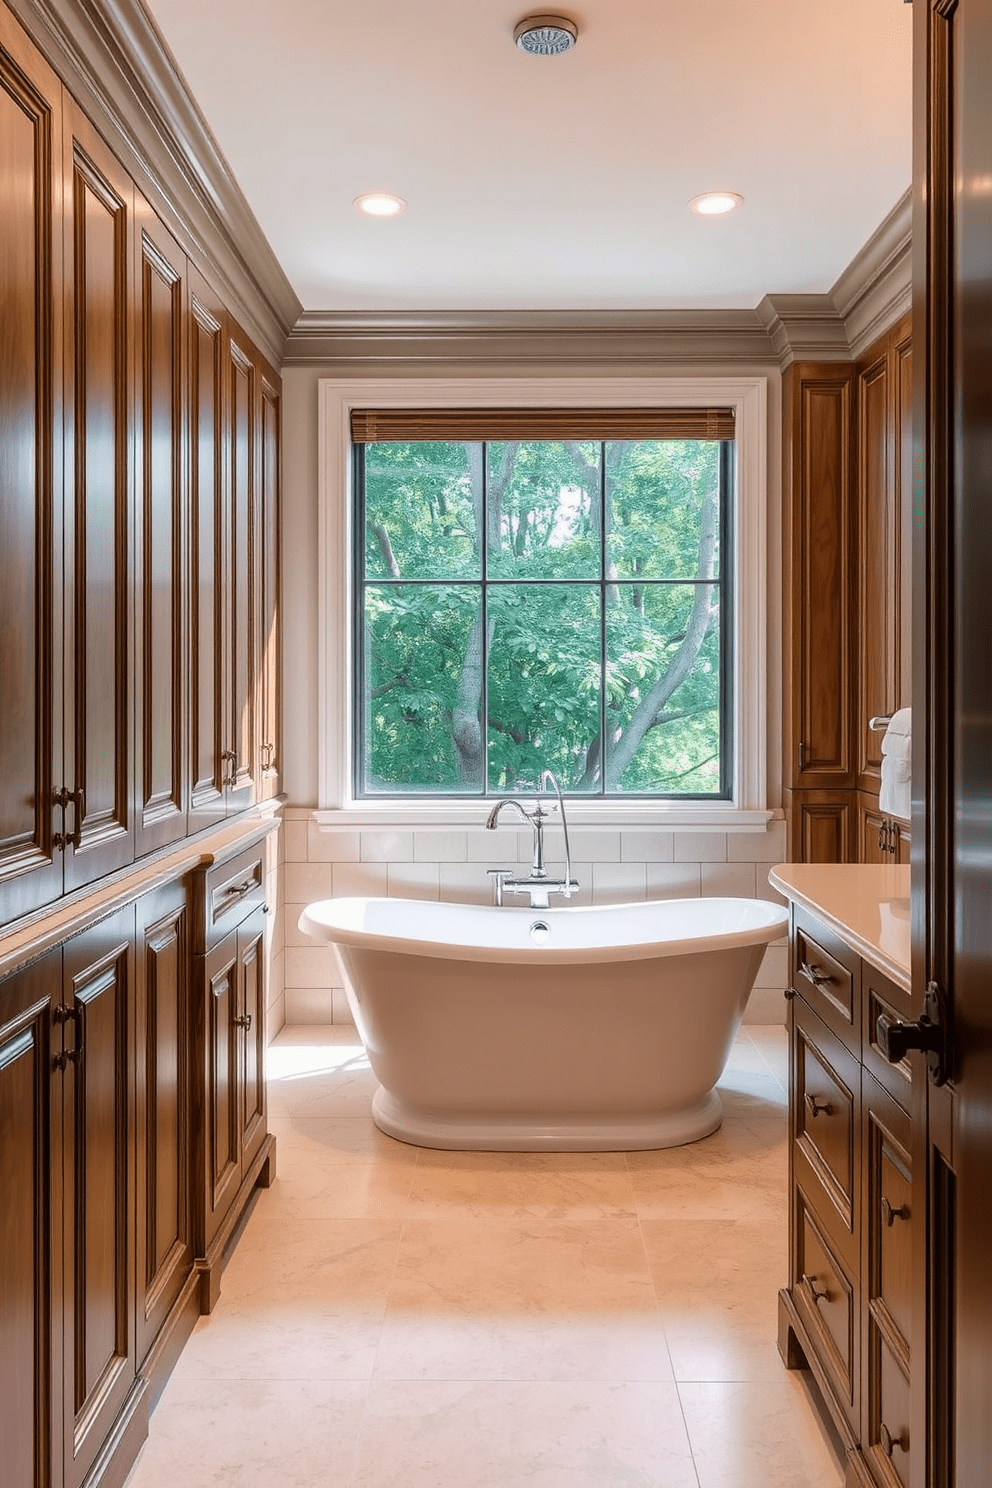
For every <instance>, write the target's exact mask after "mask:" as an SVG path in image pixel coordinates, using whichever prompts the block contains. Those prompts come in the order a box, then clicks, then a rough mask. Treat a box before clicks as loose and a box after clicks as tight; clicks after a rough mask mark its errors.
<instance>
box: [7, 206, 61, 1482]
mask: <svg viewBox="0 0 992 1488" xmlns="http://www.w3.org/2000/svg"><path fill="white" fill-rule="evenodd" d="M0 230H2V229H0ZM61 989H62V952H61V951H54V952H52V953H51V954H50V955H48V956H46V957H44V958H43V959H42V960H40V961H36V962H35V964H34V965H33V966H31V967H29V968H28V969H27V970H26V971H22V972H19V973H18V974H17V975H16V976H13V977H11V978H9V979H8V980H7V981H5V982H3V983H0V1174H2V1175H3V1176H2V1180H0V1181H2V1185H3V1200H2V1203H0V1441H2V1442H3V1481H4V1483H5V1484H10V1488H51V1485H52V1484H53V1483H55V1482H57V1481H59V1480H60V1479H61V1474H62V1450H61V1449H62V1443H61V1433H60V1432H59V1431H58V1430H56V1431H55V1432H53V1431H52V1420H53V1418H55V1419H56V1420H58V1419H60V1417H59V1401H60V1398H61V1367H60V1363H59V1364H58V1365H57V1367H56V1369H55V1371H54V1373H53V1367H52V1365H53V1360H52V1348H51V1338H52V1326H53V1320H57V1319H58V1317H59V1315H60V1309H61V1304H62V1290H61V1286H60V1282H59V1275H58V1259H59V1255H60V1250H59V1240H60V1236H59V1235H58V1234H57V1233H56V1231H55V1228H54V1222H53V1215H57V1214H58V1213H59V1206H60V1202H61V1191H60V1185H59V1183H58V1182H57V1181H56V1175H55V1171H54V1167H53V1144H52V1142H51V1140H50V1136H51V1133H52V1131H53V1130H54V1129H55V1126H56V1116H57V1113H58V1111H59V1110H60V1107H57V1106H53V1094H54V1093H56V1092H57V1093H58V1094H61V1081H60V1077H59V1076H58V1074H56V1073H54V1072H53V1067H52V1058H53V1049H52V1028H53V1023H52V1010H53V1008H54V1007H55V1006H56V1005H57V1004H58V1003H59V1001H60V994H61ZM59 1150H60V1149H59Z"/></svg>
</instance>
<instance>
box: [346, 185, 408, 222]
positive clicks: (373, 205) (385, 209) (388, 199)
mask: <svg viewBox="0 0 992 1488" xmlns="http://www.w3.org/2000/svg"><path fill="white" fill-rule="evenodd" d="M354 206H355V208H356V209H357V210H358V211H359V212H364V213H365V215H366V216H367V217H396V216H398V214H399V213H400V212H402V211H403V210H404V208H405V207H406V202H405V201H404V200H403V198H402V197H401V196H394V195H393V193H392V192H391V191H366V192H365V194H364V195H363V196H356V197H355V201H354Z"/></svg>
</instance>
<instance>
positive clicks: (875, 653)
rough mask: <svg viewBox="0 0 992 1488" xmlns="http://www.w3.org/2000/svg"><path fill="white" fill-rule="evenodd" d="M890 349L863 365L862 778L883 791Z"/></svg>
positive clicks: (890, 694) (890, 690) (890, 692)
mask: <svg viewBox="0 0 992 1488" xmlns="http://www.w3.org/2000/svg"><path fill="white" fill-rule="evenodd" d="M890 360H891V359H890V357H889V355H888V349H887V347H885V346H883V347H882V348H881V350H880V353H879V354H878V355H877V356H876V357H875V358H874V359H873V360H872V361H871V362H870V363H869V364H868V365H867V366H862V367H860V368H859V371H858V676H857V684H858V698H859V704H858V741H857V749H858V761H857V763H858V781H859V784H860V786H861V787H862V789H864V790H875V791H877V790H878V784H879V779H880V772H881V763H882V754H881V745H882V735H881V734H880V733H876V732H874V731H872V730H871V729H869V727H868V720H869V718H872V717H875V716H876V715H879V714H889V713H892V712H893V711H894V709H895V701H894V698H895V692H894V676H893V673H894V667H893V656H892V650H893V647H892V629H893V627H892V620H891V611H892V609H893V605H894V603H895V602H896V596H895V595H894V594H893V592H892V578H893V574H892V550H893V546H894V539H893V531H892V524H893V518H894V510H893V473H892V466H891V460H892V439H891V421H892V415H891V409H892V387H891V375H890V374H891V367H890Z"/></svg>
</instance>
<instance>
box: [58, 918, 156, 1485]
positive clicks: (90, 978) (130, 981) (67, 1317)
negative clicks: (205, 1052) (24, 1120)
mask: <svg viewBox="0 0 992 1488" xmlns="http://www.w3.org/2000/svg"><path fill="white" fill-rule="evenodd" d="M63 956H64V960H63V978H64V980H63V1007H64V1021H63V1023H62V1030H63V1041H64V1054H65V1058H64V1069H63V1070H62V1076H61V1077H62V1080H63V1097H62V1098H63V1128H62V1151H63V1185H64V1188H63V1201H62V1227H63V1240H62V1245H63V1298H64V1301H63V1307H62V1322H63V1338H62V1374H63V1381H64V1388H63V1418H62V1427H63V1484H64V1488H79V1485H80V1484H81V1483H82V1482H83V1480H84V1478H85V1477H86V1475H87V1473H88V1472H89V1470H90V1469H91V1467H92V1466H93V1463H94V1462H95V1460H96V1458H97V1456H98V1454H99V1452H100V1451H101V1449H102V1447H103V1444H104V1442H105V1440H106V1438H107V1436H108V1434H109V1433H110V1431H111V1429H112V1428H113V1427H114V1426H115V1424H116V1425H117V1426H118V1427H120V1424H121V1421H122V1420H126V1419H127V1418H128V1416H129V1414H130V1413H131V1412H132V1411H133V1410H134V1409H135V1408H136V1404H137V1401H138V1398H139V1397H140V1394H141V1390H140V1387H139V1385H138V1382H137V1368H136V1360H135V1348H134V1273H133V1265H132V1250H131V1247H132V1243H133V1234H134V1217H133V1215H134V1208H133V1191H132V1141H133V1125H134V1118H133V1089H132V1081H131V1078H130V1068H131V1062H130V1052H131V1050H130V1038H131V1032H132V1026H133V1017H134V907H133V906H129V907H128V908H127V909H124V910H120V911H118V913H117V914H115V915H112V916H111V917H110V918H109V919H106V920H104V921H102V922H101V923H100V924H98V925H96V926H94V928H93V929H92V930H88V931H85V932H84V933H83V934H82V935H80V936H78V937H76V938H75V939H74V940H72V941H69V942H68V943H67V945H66V947H65V950H64V953H63ZM119 1418H120V1420H119Z"/></svg>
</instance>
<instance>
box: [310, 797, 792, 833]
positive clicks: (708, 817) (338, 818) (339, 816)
mask: <svg viewBox="0 0 992 1488" xmlns="http://www.w3.org/2000/svg"><path fill="white" fill-rule="evenodd" d="M496 799H497V798H496V797H489V798H488V799H486V800H481V799H480V800H478V801H450V802H445V801H443V800H438V799H437V798H435V799H433V800H430V801H423V802H420V801H415V802H396V801H382V802H378V801H362V802H361V803H356V804H352V805H350V806H343V807H334V808H330V809H324V810H317V811H314V812H313V816H312V819H313V821H314V822H315V823H316V825H317V827H318V828H319V830H320V831H321V832H343V831H348V832H353V831H354V830H355V829H356V828H361V827H370V828H375V829H377V830H383V831H391V830H393V829H395V828H403V829H405V830H409V829H410V828H411V827H421V828H423V829H424V830H425V831H436V830H438V829H442V830H444V829H450V828H452V827H454V828H461V829H462V830H463V831H465V830H470V829H471V828H473V827H480V828H481V827H484V826H485V824H486V817H487V815H488V813H489V811H490V810H491V809H492V807H493V806H494V805H495V802H496ZM521 799H522V800H529V799H531V797H530V796H529V795H528V796H527V797H526V798H525V797H521ZM533 799H535V800H536V799H537V797H536V796H535V797H533ZM565 809H566V811H567V812H568V824H569V826H570V827H582V828H583V830H585V831H595V830H596V829H599V830H601V831H604V832H607V831H610V832H615V831H617V830H622V831H625V832H636V831H642V832H763V831H765V830H766V828H767V826H768V823H769V822H771V821H774V820H776V819H781V817H782V812H781V811H772V810H753V809H742V808H740V807H737V806H733V805H731V804H729V803H728V802H726V801H718V802H714V803H713V804H712V805H711V804H710V803H708V802H700V801H690V802H684V803H681V804H678V805H676V804H674V803H668V802H664V803H656V802H650V803H649V802H634V801H632V802H630V803H629V804H628V803H627V802H623V801H616V802H614V801H610V802H605V801H590V802H581V801H576V800H569V799H568V798H566V808H565Z"/></svg>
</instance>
